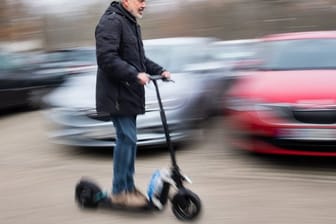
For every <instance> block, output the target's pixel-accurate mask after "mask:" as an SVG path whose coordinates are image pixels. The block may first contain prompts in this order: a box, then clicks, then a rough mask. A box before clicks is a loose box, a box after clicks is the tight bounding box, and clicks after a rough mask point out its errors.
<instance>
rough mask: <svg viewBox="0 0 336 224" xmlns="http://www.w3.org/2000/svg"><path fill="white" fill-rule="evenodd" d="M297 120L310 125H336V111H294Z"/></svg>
mask: <svg viewBox="0 0 336 224" xmlns="http://www.w3.org/2000/svg"><path fill="white" fill-rule="evenodd" d="M293 117H294V119H295V120H297V121H299V122H302V123H310V124H334V123H336V110H335V109H330V110H293Z"/></svg>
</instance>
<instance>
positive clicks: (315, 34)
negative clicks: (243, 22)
mask: <svg viewBox="0 0 336 224" xmlns="http://www.w3.org/2000/svg"><path fill="white" fill-rule="evenodd" d="M321 38H326V39H329V38H336V31H332V30H330V31H309V32H292V33H280V34H271V35H266V36H264V37H262V38H261V39H262V40H263V41H277V40H297V39H321Z"/></svg>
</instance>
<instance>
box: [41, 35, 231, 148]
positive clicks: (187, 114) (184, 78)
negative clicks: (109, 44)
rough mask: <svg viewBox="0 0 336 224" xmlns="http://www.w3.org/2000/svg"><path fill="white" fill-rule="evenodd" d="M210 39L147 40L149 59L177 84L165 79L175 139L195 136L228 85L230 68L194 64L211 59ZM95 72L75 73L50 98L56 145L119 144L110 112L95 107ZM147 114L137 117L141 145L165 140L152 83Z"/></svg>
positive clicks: (166, 102) (165, 99)
mask: <svg viewBox="0 0 336 224" xmlns="http://www.w3.org/2000/svg"><path fill="white" fill-rule="evenodd" d="M214 41H215V40H214V39H211V38H165V39H153V40H147V41H144V45H145V51H146V55H147V57H149V58H151V59H152V60H153V61H156V62H157V63H159V64H161V65H163V66H164V67H165V68H167V69H168V70H169V71H171V72H172V79H173V80H174V81H175V82H174V83H172V82H160V81H159V89H160V93H161V95H162V100H163V105H164V108H165V111H166V116H167V121H168V125H169V129H170V136H171V139H172V142H173V143H177V142H185V141H188V140H190V139H191V138H192V137H193V136H194V134H195V132H197V133H198V132H199V127H200V125H201V123H202V121H204V120H205V119H206V118H207V117H208V116H209V115H210V114H211V112H212V111H213V110H214V108H213V107H214V106H217V104H216V103H215V102H214V100H213V99H214V97H213V96H214V95H215V94H218V93H216V92H218V91H219V92H221V91H222V89H223V86H224V83H225V82H226V80H225V75H223V74H224V73H223V72H225V69H223V70H221V71H219V70H218V69H216V70H215V71H212V72H209V71H208V70H209V69H207V68H206V67H202V68H198V69H191V68H193V66H192V64H198V65H200V64H201V63H206V62H207V60H209V58H210V57H209V55H208V50H207V49H208V47H209V45H210V44H211V43H213V42H214ZM95 85H96V71H92V72H90V73H86V74H82V75H78V76H71V77H69V79H68V81H67V82H66V83H65V85H63V86H62V87H61V88H58V89H57V90H56V91H54V92H53V93H51V94H49V95H48V96H47V97H46V98H45V102H46V103H47V104H48V105H50V106H51V108H50V109H49V110H46V111H45V115H46V117H47V118H48V120H49V121H50V123H51V128H50V130H49V134H50V137H51V138H52V139H53V141H54V142H56V143H61V144H65V145H71V146H80V147H111V146H114V145H115V137H116V133H115V129H114V128H113V124H112V122H111V121H110V118H109V116H105V115H99V114H97V113H96V111H95ZM145 90H146V113H145V114H144V115H140V116H138V119H137V128H138V132H137V133H138V146H140V147H142V146H143V147H156V146H160V145H164V144H166V140H165V135H164V131H163V127H162V122H161V119H160V111H159V106H158V102H157V98H156V93H155V88H154V86H153V83H149V84H148V85H147V86H146V87H145Z"/></svg>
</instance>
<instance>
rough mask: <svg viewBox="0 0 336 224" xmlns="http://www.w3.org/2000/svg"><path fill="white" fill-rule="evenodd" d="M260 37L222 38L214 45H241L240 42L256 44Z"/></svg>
mask: <svg viewBox="0 0 336 224" xmlns="http://www.w3.org/2000/svg"><path fill="white" fill-rule="evenodd" d="M258 42H259V39H237V40H220V41H216V42H214V43H213V45H214V46H218V45H219V46H225V45H235V44H237V45H240V44H254V43H258Z"/></svg>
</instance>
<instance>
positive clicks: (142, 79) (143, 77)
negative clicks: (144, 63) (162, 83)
mask: <svg viewBox="0 0 336 224" xmlns="http://www.w3.org/2000/svg"><path fill="white" fill-rule="evenodd" d="M137 77H138V82H139V83H140V84H141V85H143V86H144V85H146V84H147V83H149V81H150V78H149V75H148V74H147V73H145V72H140V73H139V74H138V76H137Z"/></svg>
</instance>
